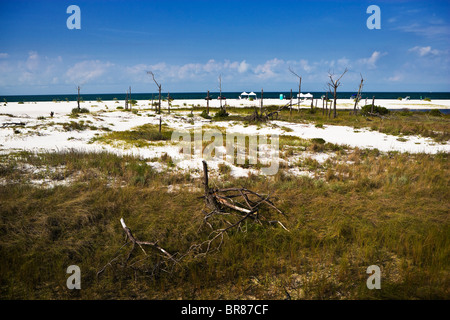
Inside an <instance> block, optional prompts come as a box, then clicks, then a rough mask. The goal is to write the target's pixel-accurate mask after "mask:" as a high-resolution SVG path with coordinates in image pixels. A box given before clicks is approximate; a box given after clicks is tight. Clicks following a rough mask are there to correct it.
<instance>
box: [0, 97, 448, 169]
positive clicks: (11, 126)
mask: <svg viewBox="0 0 450 320" xmlns="http://www.w3.org/2000/svg"><path fill="white" fill-rule="evenodd" d="M276 102H277V100H273V101H272V100H270V99H268V100H264V104H265V105H270V104H275V103H276ZM278 102H279V103H280V100H278ZM252 103H253V105H255V101H246V103H245V102H243V101H242V100H227V104H228V105H229V106H236V107H242V106H249V105H252ZM256 103H259V101H256ZM376 103H377V105H383V106H386V107H388V108H392V109H394V108H396V109H403V108H409V109H420V108H422V109H431V108H439V109H448V108H449V107H450V101H449V100H440V101H437V102H423V101H398V100H386V101H383V100H377V102H376ZM184 104H185V105H184ZM199 104H200V105H201V106H202V105H204V104H205V101H204V100H175V101H173V102H172V109H176V108H177V107H175V106H177V105H178V106H179V108H189V106H192V105H194V106H197V105H199ZM216 104H217V106H218V102H217V101H212V102H211V104H210V106H211V108H214V107H217V106H216ZM280 104H282V103H280ZM123 105H124V103H123V101H118V102H117V103H115V102H114V101H104V102H89V101H86V102H83V103H82V104H81V107H83V108H87V109H89V111H90V113H85V114H81V115H80V116H79V118H77V119H73V118H71V117H70V113H71V110H72V108H75V107H76V102H57V103H55V102H35V103H33V102H25V103H23V104H19V103H12V102H10V103H7V105H6V106H4V105H2V106H1V107H0V152H1V153H10V152H16V151H21V150H27V151H32V152H39V151H63V150H71V149H75V150H80V151H86V152H99V151H108V152H113V153H116V154H119V155H122V154H133V155H137V156H140V157H142V158H146V159H151V158H154V157H160V156H161V155H162V154H164V153H166V154H168V155H170V156H171V157H172V158H174V159H177V158H178V157H179V156H180V152H179V149H180V148H179V146H177V145H176V144H173V143H171V142H167V143H166V144H165V145H161V144H158V145H154V146H153V145H150V146H148V147H145V148H137V147H130V146H128V147H123V146H121V145H110V144H102V143H99V142H96V141H92V139H93V138H94V137H98V136H101V135H103V134H105V130H104V129H105V128H107V130H110V131H123V130H129V129H131V128H133V127H136V126H140V125H143V124H147V123H150V124H155V125H156V124H158V123H159V118H160V115H155V112H154V111H153V110H151V106H150V102H149V101H147V100H145V101H143V100H142V101H138V103H137V105H136V106H135V107H133V109H135V110H138V113H137V114H134V113H131V112H124V111H123V110H118V109H117V107H119V106H123ZM348 107H349V102H348V101H345V100H339V102H338V108H340V109H343V108H348ZM166 108H167V102H165V103H163V105H162V109H163V110H165V109H166ZM50 112H54V115H53V117H50ZM189 113H190V111H186V110H184V111H181V110H173V112H171V114H167V113H164V114H162V115H161V118H162V122H163V123H164V124H166V125H167V126H168V127H170V128H173V129H177V130H183V129H194V128H198V127H200V126H205V125H208V124H209V123H210V122H211V121H210V120H207V119H204V118H202V117H199V116H197V115H194V117H188V115H189ZM71 121H75V122H79V121H84V123H86V124H89V126H91V129H88V130H81V131H77V130H70V131H67V130H64V124H67V123H70V122H71ZM15 124H23V125H15ZM212 125H214V126H216V127H220V128H223V129H225V130H228V131H229V132H236V133H241V134H245V135H255V134H256V135H268V136H270V135H273V134H278V135H287V136H295V137H300V138H303V139H312V138H322V139H324V140H325V141H326V142H330V143H334V144H339V145H346V146H349V147H358V148H361V149H365V148H371V149H373V148H376V149H378V150H380V151H381V152H388V151H399V152H408V153H429V154H435V153H437V152H450V144H449V143H448V141H447V142H446V143H436V142H434V141H433V140H432V139H430V138H425V137H420V136H406V137H403V139H399V137H398V136H393V135H387V134H384V133H380V132H377V131H370V130H369V129H358V130H355V129H354V128H352V127H347V126H334V125H324V126H323V127H322V128H318V127H316V126H315V125H314V124H309V123H290V122H286V121H276V120H274V121H270V122H269V123H267V124H266V125H264V126H262V127H260V126H256V125H243V124H242V123H240V122H236V121H215V122H214V123H212ZM312 156H313V157H316V158H317V159H319V160H320V159H322V160H323V155H321V154H318V155H312ZM322 160H321V161H322ZM219 162H220V161H219ZM219 162H215V163H214V162H212V163H211V164H210V166H211V168H212V169H214V168H217V165H218V163H219ZM155 166H157V164H155ZM177 168H178V169H181V170H187V169H189V170H191V169H195V170H199V171H200V170H201V158H199V157H196V156H194V158H192V159H191V160H185V161H181V162H179V163H177ZM232 170H233V171H232V174H233V175H235V176H241V175H243V176H245V175H246V174H248V173H249V172H251V169H243V168H239V167H236V166H232Z"/></svg>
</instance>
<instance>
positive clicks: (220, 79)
mask: <svg viewBox="0 0 450 320" xmlns="http://www.w3.org/2000/svg"><path fill="white" fill-rule="evenodd" d="M219 98H220V99H219V100H220V109H222V75H220V76H219Z"/></svg>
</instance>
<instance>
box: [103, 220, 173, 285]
mask: <svg viewBox="0 0 450 320" xmlns="http://www.w3.org/2000/svg"><path fill="white" fill-rule="evenodd" d="M120 223H121V225H122V228H123V230H124V231H125V243H124V244H123V245H122V246H121V247H120V248H119V250H117V251H116V253H115V254H114V257H113V258H112V259H111V260H110V261H109V262H108V263H107V264H105V265H104V266H103V267H102V268H101V269H100V270H99V271H98V272H97V278H98V277H99V275H100V274H102V273H103V272H104V271H105V270H106V268H107V267H108V266H110V267H112V266H113V262H116V261H117V260H118V259H119V258H120V254H119V253H120V251H121V250H122V248H124V247H125V246H127V245H129V244H130V243H131V245H132V247H131V249H130V250H129V251H128V253H127V254H126V259H125V260H124V262H123V263H122V266H123V267H124V268H125V267H129V268H131V269H133V270H135V271H143V272H146V270H147V268H140V267H138V266H137V264H138V263H140V262H142V261H144V260H145V259H146V258H147V257H148V256H149V255H148V253H147V252H146V251H145V249H144V247H143V246H150V247H152V248H153V249H155V250H156V251H157V252H159V253H160V256H161V257H162V258H163V259H162V261H161V262H158V263H155V265H154V266H153V268H152V272H151V273H152V274H154V273H155V272H157V271H159V270H162V271H167V269H165V268H163V266H164V267H169V263H168V262H169V261H170V262H172V263H173V264H177V263H178V260H177V259H176V258H175V257H174V256H173V255H171V254H170V253H169V252H167V251H166V250H165V249H164V248H162V247H161V246H159V245H158V242H157V241H156V242H149V241H141V240H139V239H137V238H136V237H135V236H134V235H133V232H132V231H131V229H130V228H128V227H127V225H126V224H125V221H124V220H123V218H121V219H120ZM136 245H138V246H139V248H140V249H141V250H142V252H143V253H144V256H145V258H144V259H141V260H138V261H135V262H134V263H132V264H128V262H129V260H130V258H131V256H132V254H133V252H134V249H135V248H136Z"/></svg>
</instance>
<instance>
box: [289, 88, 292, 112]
mask: <svg viewBox="0 0 450 320" xmlns="http://www.w3.org/2000/svg"><path fill="white" fill-rule="evenodd" d="M290 99H291V100H290V103H289V119H291V118H292V89H291V98H290Z"/></svg>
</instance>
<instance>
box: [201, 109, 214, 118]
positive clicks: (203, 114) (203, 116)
mask: <svg viewBox="0 0 450 320" xmlns="http://www.w3.org/2000/svg"><path fill="white" fill-rule="evenodd" d="M200 117H202V118H205V119H211V116H210V115H209V114H208V112H206V110H203V111H202V113H201V114H200Z"/></svg>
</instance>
